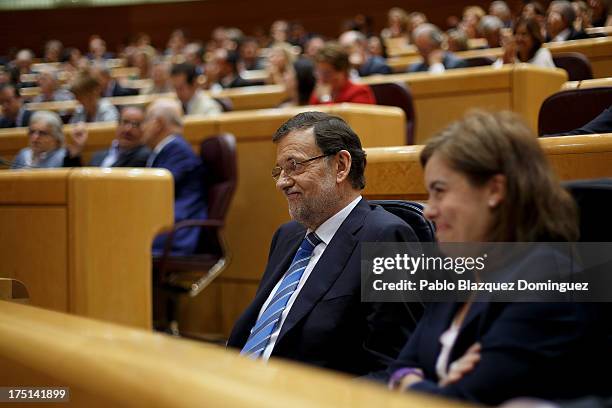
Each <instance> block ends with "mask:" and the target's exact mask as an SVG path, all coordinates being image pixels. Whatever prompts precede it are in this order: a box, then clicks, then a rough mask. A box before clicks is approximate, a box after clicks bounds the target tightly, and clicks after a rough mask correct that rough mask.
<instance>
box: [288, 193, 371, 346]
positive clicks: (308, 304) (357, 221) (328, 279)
mask: <svg viewBox="0 0 612 408" xmlns="http://www.w3.org/2000/svg"><path fill="white" fill-rule="evenodd" d="M370 211H371V210H370V206H369V204H368V202H367V201H366V200H365V199H362V200H361V201H360V202H359V204H358V205H357V206H356V207H355V208H354V209H353V211H351V213H350V214H349V216H348V217H347V218H346V219H345V220H344V222H343V223H342V225H340V228H338V231H336V233H335V234H334V236H333V238H332V240H331V241H330V243H329V245H328V246H327V248H325V251H324V252H323V255H322V256H321V258H319V260H318V262H317V264H316V265H315V267H314V269H313V270H312V272H311V273H310V276H309V277H308V280H307V281H306V283H305V284H304V287H303V288H302V290H301V291H300V293H299V295H298V297H297V299H296V300H295V303H294V304H293V306H292V307H291V310H290V311H289V314H288V315H287V319H286V320H285V322H284V323H283V327H282V328H281V332H280V333H279V337H278V340H277V344H278V342H279V341H281V340H282V338H283V336H284V335H285V333H287V332H288V331H289V330H291V329H292V328H293V327H294V326H295V325H296V324H297V323H298V322H299V321H300V320H301V319H302V318H304V317H305V316H306V315H307V314H308V313H309V312H310V311H311V310H312V308H313V307H314V306H315V304H316V303H317V302H318V301H319V300H320V299H321V298H322V297H323V295H325V293H326V292H327V291H328V290H329V289H330V288H331V287H332V286H333V284H334V282H335V281H336V279H338V277H339V276H340V275H341V274H342V272H343V271H344V267H345V265H346V263H347V261H348V260H349V258H350V257H351V255H352V253H353V251H354V250H355V247H356V246H357V244H358V242H359V240H358V239H357V237H356V236H355V234H356V233H357V232H358V231H359V230H360V229H361V227H362V226H363V222H364V219H365V217H366V216H367V215H368V213H369V212H370Z"/></svg>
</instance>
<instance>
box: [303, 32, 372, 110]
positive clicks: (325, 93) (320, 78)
mask: <svg viewBox="0 0 612 408" xmlns="http://www.w3.org/2000/svg"><path fill="white" fill-rule="evenodd" d="M350 67H351V66H350V63H349V56H348V54H347V52H346V51H344V49H343V48H342V46H340V44H338V43H334V42H330V43H327V44H326V45H325V47H323V49H321V50H320V51H319V53H318V54H317V57H316V71H315V72H316V78H317V84H316V86H315V89H314V91H313V92H312V95H311V96H310V102H309V103H310V104H311V105H318V104H330V103H342V102H353V103H367V104H376V99H375V98H374V93H373V92H372V90H371V89H370V87H369V86H367V85H361V84H355V83H353V82H351V81H350V79H349V69H350Z"/></svg>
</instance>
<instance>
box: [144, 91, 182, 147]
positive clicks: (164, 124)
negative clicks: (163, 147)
mask: <svg viewBox="0 0 612 408" xmlns="http://www.w3.org/2000/svg"><path fill="white" fill-rule="evenodd" d="M182 130H183V109H182V108H181V104H180V103H179V102H178V101H177V100H176V99H168V98H160V99H157V100H155V101H154V102H153V103H152V104H151V105H149V107H148V108H147V114H146V116H145V120H144V124H143V141H144V142H145V143H146V144H147V146H149V147H150V148H151V149H154V148H155V146H157V144H158V143H159V142H161V141H162V140H163V139H164V138H165V137H167V136H169V135H171V134H175V133H182Z"/></svg>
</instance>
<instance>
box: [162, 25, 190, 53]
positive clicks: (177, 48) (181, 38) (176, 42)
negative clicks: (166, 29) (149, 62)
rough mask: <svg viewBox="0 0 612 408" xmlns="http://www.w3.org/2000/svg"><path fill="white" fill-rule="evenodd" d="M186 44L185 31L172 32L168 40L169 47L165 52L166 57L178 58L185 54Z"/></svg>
mask: <svg viewBox="0 0 612 408" xmlns="http://www.w3.org/2000/svg"><path fill="white" fill-rule="evenodd" d="M186 44H187V35H185V31H183V30H181V29H176V30H174V31H172V33H171V34H170V37H169V38H168V45H167V47H166V51H164V55H166V56H168V57H177V56H179V55H181V54H182V53H183V48H185V45H186Z"/></svg>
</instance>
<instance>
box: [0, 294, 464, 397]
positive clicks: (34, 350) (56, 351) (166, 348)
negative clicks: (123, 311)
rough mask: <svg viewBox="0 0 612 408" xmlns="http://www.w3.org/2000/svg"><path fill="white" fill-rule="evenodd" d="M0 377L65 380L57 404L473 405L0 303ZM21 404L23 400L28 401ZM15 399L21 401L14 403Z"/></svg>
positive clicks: (21, 381)
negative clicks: (66, 396)
mask: <svg viewBox="0 0 612 408" xmlns="http://www.w3.org/2000/svg"><path fill="white" fill-rule="evenodd" d="M0 365H1V366H2V370H0V383H2V385H3V386H17V387H19V388H22V387H24V386H26V385H27V386H47V387H51V386H55V387H68V388H70V402H58V403H57V404H51V405H52V406H58V407H59V406H61V407H69V408H72V407H87V408H90V407H96V408H97V407H194V406H203V407H211V408H214V407H253V408H287V407H321V408H342V407H347V408H348V407H351V408H353V407H355V408H368V407H371V406H386V407H423V406H426V407H432V408H458V407H466V408H467V407H469V405H466V404H459V403H457V402H453V401H451V400H446V399H441V398H437V397H433V396H428V395H425V394H423V393H418V392H408V393H404V394H400V393H395V392H389V391H388V390H386V389H385V387H384V386H381V385H378V384H375V383H372V382H367V381H365V380H361V381H358V380H355V379H353V378H350V377H348V376H345V375H340V374H336V373H334V372H331V371H325V370H321V369H315V368H311V367H307V366H304V365H300V364H297V363H291V362H288V361H283V360H274V359H273V360H271V361H270V362H269V363H267V364H263V363H262V362H261V361H252V360H250V359H248V358H245V357H242V356H240V355H239V354H238V352H237V351H235V350H225V349H223V348H221V347H217V346H212V345H206V344H202V343H196V342H193V341H187V340H183V339H178V338H174V337H171V336H167V335H162V334H154V333H150V332H148V331H145V330H137V329H131V328H127V327H121V326H117V325H113V324H110V323H106V322H99V321H95V320H92V319H86V318H82V317H77V316H69V315H65V314H63V313H57V312H51V311H48V310H42V309H38V308H34V307H31V306H24V305H20V304H16V303H8V302H3V301H0ZM26 405H27V404H26ZM15 406H19V404H16V405H15Z"/></svg>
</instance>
